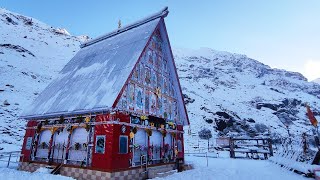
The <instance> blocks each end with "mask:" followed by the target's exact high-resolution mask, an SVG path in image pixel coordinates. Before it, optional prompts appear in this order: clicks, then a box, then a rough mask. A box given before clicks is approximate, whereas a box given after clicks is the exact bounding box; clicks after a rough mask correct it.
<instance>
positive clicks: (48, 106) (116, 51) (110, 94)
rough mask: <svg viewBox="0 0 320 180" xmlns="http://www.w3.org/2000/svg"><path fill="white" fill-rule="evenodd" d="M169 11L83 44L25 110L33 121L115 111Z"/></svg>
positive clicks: (24, 114) (23, 115) (25, 116)
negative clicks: (113, 106)
mask: <svg viewBox="0 0 320 180" xmlns="http://www.w3.org/2000/svg"><path fill="white" fill-rule="evenodd" d="M167 14H168V10H167V8H165V9H163V10H162V11H161V12H159V13H157V14H154V15H152V16H150V17H148V18H146V19H144V20H141V21H138V22H136V23H134V24H132V25H129V26H126V27H123V28H121V29H118V30H116V31H113V32H111V33H109V34H106V35H104V36H101V37H99V38H96V39H93V40H91V41H89V42H87V43H85V44H83V45H82V46H81V47H82V48H81V49H80V50H79V52H78V53H77V54H76V55H75V56H74V57H73V58H72V59H71V60H70V61H69V63H68V64H67V65H66V66H65V67H64V68H63V69H62V70H61V72H60V73H59V75H58V77H57V78H56V79H55V80H54V81H53V82H51V83H50V84H49V85H48V86H47V87H46V88H45V90H44V91H43V92H42V93H40V95H39V96H38V97H37V98H36V100H35V101H34V102H33V103H32V104H31V105H30V106H29V107H28V108H27V109H25V110H24V112H23V113H22V115H21V118H24V119H32V118H42V117H49V116H57V115H66V114H71V113H76V112H79V113H80V112H86V111H93V110H102V109H108V108H111V107H112V105H113V103H114V101H115V99H116V97H117V95H118V94H119V92H120V90H121V88H122V87H123V85H124V84H125V82H126V80H127V78H128V77H129V74H130V72H131V71H132V69H133V67H134V65H135V64H136V62H137V60H138V59H139V56H140V55H141V53H142V51H143V49H144V47H145V46H146V44H147V42H148V40H149V38H150V37H151V35H152V33H153V31H154V30H155V28H156V27H157V25H158V24H159V22H160V19H161V18H164V17H165V16H167Z"/></svg>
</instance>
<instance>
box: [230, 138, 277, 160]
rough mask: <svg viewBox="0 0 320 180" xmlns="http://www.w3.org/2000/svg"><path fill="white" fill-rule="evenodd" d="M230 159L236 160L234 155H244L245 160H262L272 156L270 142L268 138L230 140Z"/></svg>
mask: <svg viewBox="0 0 320 180" xmlns="http://www.w3.org/2000/svg"><path fill="white" fill-rule="evenodd" d="M229 146H230V157H231V158H236V153H241V154H245V155H246V156H245V157H246V158H253V159H260V157H259V154H263V159H268V157H270V156H273V150H272V141H271V139H270V138H232V137H231V138H230V140H229Z"/></svg>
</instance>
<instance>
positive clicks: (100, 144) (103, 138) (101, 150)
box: [95, 135, 106, 154]
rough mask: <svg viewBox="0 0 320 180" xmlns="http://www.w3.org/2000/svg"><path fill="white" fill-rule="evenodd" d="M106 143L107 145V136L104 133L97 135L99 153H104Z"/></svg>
mask: <svg viewBox="0 0 320 180" xmlns="http://www.w3.org/2000/svg"><path fill="white" fill-rule="evenodd" d="M105 145H106V136H104V135H100V136H97V137H96V148H95V152H96V153H99V154H104V152H105Z"/></svg>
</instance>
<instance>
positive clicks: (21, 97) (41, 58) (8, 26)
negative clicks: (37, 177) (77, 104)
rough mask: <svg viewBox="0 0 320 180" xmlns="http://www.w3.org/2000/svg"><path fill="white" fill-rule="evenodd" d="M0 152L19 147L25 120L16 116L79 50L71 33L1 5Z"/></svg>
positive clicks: (78, 41) (76, 38) (77, 42)
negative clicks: (2, 7) (3, 7)
mask: <svg viewBox="0 0 320 180" xmlns="http://www.w3.org/2000/svg"><path fill="white" fill-rule="evenodd" d="M0 37H1V38H0V76H1V78H0V134H1V136H0V151H1V150H3V151H10V150H19V149H20V147H19V145H21V144H22V141H21V140H22V137H23V135H24V128H25V122H24V121H22V120H18V119H17V118H18V115H19V114H20V112H21V111H22V109H24V108H25V106H26V105H28V104H29V103H30V102H31V101H33V100H34V98H35V97H36V96H37V95H38V93H39V92H41V91H42V90H43V89H44V88H45V87H46V86H47V85H48V83H49V82H50V81H51V80H52V79H53V78H54V77H55V76H56V75H57V73H58V72H59V71H60V70H61V69H62V67H63V66H64V65H65V64H66V63H67V62H68V61H69V60H70V59H71V57H72V56H73V55H74V54H75V53H76V52H77V51H78V50H79V45H80V42H81V41H83V40H85V36H82V37H75V36H71V35H70V34H69V33H68V32H67V31H66V30H64V29H59V28H53V27H51V26H49V25H46V24H45V23H42V22H40V21H38V20H36V19H33V18H31V17H27V16H23V15H20V14H17V13H13V12H10V11H8V10H5V9H1V8H0Z"/></svg>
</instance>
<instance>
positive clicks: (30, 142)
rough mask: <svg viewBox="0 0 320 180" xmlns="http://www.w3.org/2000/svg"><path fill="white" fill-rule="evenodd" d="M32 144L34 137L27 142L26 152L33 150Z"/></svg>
mask: <svg viewBox="0 0 320 180" xmlns="http://www.w3.org/2000/svg"><path fill="white" fill-rule="evenodd" d="M31 144H32V137H28V138H27V142H26V150H30V149H31Z"/></svg>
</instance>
